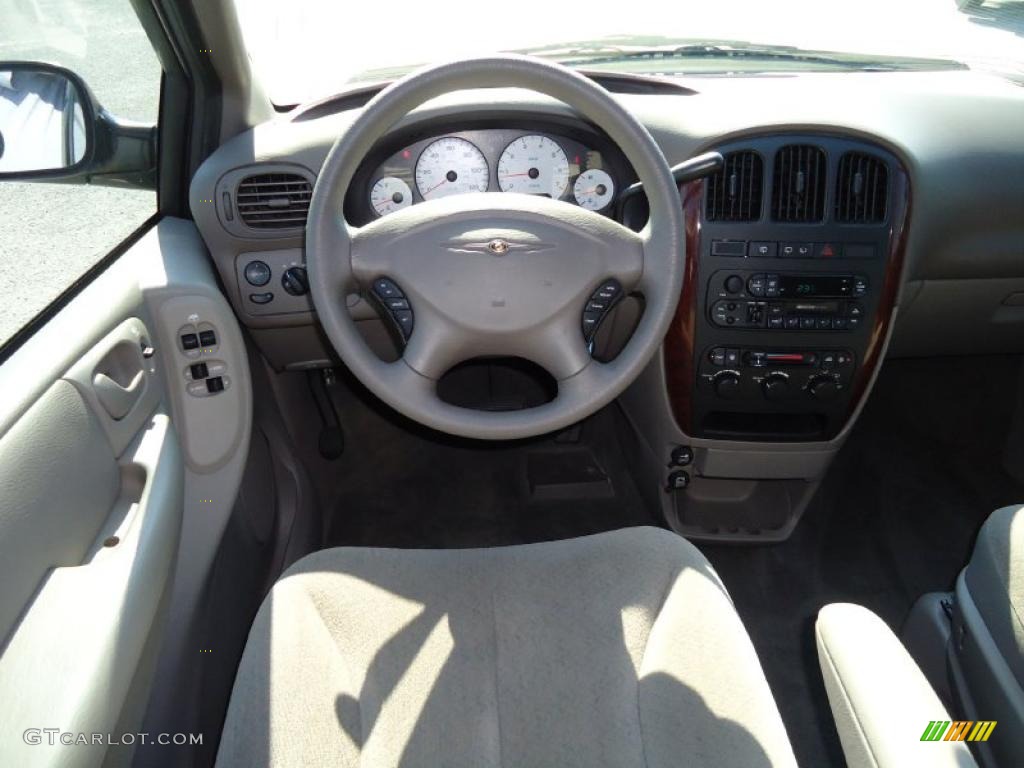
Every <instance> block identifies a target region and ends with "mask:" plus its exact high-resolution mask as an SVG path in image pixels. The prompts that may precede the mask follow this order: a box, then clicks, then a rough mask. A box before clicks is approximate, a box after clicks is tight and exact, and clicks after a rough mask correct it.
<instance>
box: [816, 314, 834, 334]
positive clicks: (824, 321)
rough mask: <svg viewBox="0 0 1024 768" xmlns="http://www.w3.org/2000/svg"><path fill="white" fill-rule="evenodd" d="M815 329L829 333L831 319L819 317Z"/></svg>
mask: <svg viewBox="0 0 1024 768" xmlns="http://www.w3.org/2000/svg"><path fill="white" fill-rule="evenodd" d="M817 328H818V330H819V331H831V330H832V318H831V317H819V318H818V323H817Z"/></svg>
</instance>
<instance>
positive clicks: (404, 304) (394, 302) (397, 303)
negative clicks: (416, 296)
mask: <svg viewBox="0 0 1024 768" xmlns="http://www.w3.org/2000/svg"><path fill="white" fill-rule="evenodd" d="M384 306H386V307H387V308H388V309H389V310H391V311H392V312H394V311H396V310H399V309H408V308H409V300H408V299H400V298H394V299H384Z"/></svg>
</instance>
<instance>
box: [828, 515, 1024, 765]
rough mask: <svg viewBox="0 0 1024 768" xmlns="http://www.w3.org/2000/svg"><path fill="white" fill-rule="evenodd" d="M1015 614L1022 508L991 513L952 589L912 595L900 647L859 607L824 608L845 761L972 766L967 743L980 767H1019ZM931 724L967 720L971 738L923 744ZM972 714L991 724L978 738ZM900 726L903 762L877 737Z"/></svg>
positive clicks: (1023, 578) (1020, 666) (1020, 651)
mask: <svg viewBox="0 0 1024 768" xmlns="http://www.w3.org/2000/svg"><path fill="white" fill-rule="evenodd" d="M1022 616H1024V506H1013V507H1004V508H1002V509H999V510H996V511H995V512H993V513H992V515H991V516H990V517H989V519H988V520H987V521H986V522H985V524H984V525H983V526H982V527H981V530H980V532H979V533H978V539H977V541H976V542H975V545H974V551H973V553H972V554H971V558H970V560H969V562H968V563H967V566H966V567H965V568H964V570H963V571H961V573H960V576H959V577H958V578H957V582H956V588H955V591H954V592H948V593H947V592H932V593H929V594H926V595H924V596H922V597H921V598H919V599H918V601H917V602H916V603H915V605H914V607H913V608H912V609H911V612H910V616H909V617H908V619H907V622H906V624H905V625H904V628H903V633H902V636H903V644H901V643H900V642H899V640H898V639H897V638H896V636H895V635H894V634H892V632H891V631H890V630H889V628H888V627H887V626H886V625H885V624H884V622H882V620H881V619H879V618H878V617H876V616H875V615H874V614H872V613H871V612H870V611H868V610H866V609H864V608H860V607H859V606H852V605H830V606H826V607H825V608H823V609H822V611H821V613H820V614H819V616H818V623H817V627H816V634H817V640H818V660H819V662H820V663H821V667H822V674H823V676H824V678H825V687H826V689H827V692H828V696H829V702H830V703H831V705H832V710H833V713H834V714H835V718H836V724H837V726H838V728H839V735H840V740H841V741H842V744H843V751H844V752H845V753H846V758H847V762H848V763H849V765H850V766H851V768H859V766H878V767H879V768H885V767H886V766H889V765H901V764H902V765H911V764H915V765H924V764H926V763H923V762H919V761H920V760H922V759H925V758H926V757H927V760H928V762H927V764H928V765H936V766H937V765H950V766H969V765H974V764H975V762H974V760H973V759H971V755H970V754H969V753H968V750H967V748H966V746H965V744H966V743H969V744H970V747H971V750H970V751H971V752H973V756H974V758H975V759H976V760H977V762H978V763H979V764H980V765H981V766H983V768H995V767H997V766H1009V765H1024V620H1022ZM904 644H905V646H906V648H904ZM908 651H909V653H908ZM947 712H952V713H953V714H952V716H950V714H948V713H947ZM893 717H895V718H898V722H894V721H893V720H892V719H889V718H893ZM933 721H938V722H940V723H942V722H945V721H949V723H950V725H951V726H952V725H954V724H955V723H957V722H958V721H960V722H964V721H969V722H970V723H971V726H970V728H969V730H967V729H966V728H965V729H964V730H965V731H966V733H962V734H960V735H963V736H964V737H965V738H967V739H968V742H959V745H958V744H957V742H956V741H955V740H952V739H951V740H950V741H945V737H944V736H943V737H942V738H941V739H940V741H941V742H943V743H934V742H929V741H925V740H924V736H923V734H924V733H927V731H926V726H928V724H929V723H931V722H933ZM980 721H984V722H995V723H996V724H997V726H998V727H991V728H989V729H988V737H987V739H985V740H984V741H980V740H973V739H971V738H970V737H971V736H972V735H977V734H975V733H974V731H975V726H977V725H978V723H979V722H980ZM913 723H919V728H918V730H919V731H920V732H919V733H913V728H912V724H913ZM896 726H899V727H900V728H901V729H902V730H908V729H909V730H908V732H907V733H906V734H905V738H906V739H907V742H906V743H905V744H904V745H903V746H904V747H906V749H907V750H909V751H908V752H906V753H903V754H902V756H901V757H902V759H897V758H898V757H900V755H899V752H895V751H890V749H891V748H892V747H893V742H892V741H891V740H889V739H886V740H885V743H882V742H881V734H882V733H886V732H891V730H892V729H893V727H896ZM982 730H984V729H982Z"/></svg>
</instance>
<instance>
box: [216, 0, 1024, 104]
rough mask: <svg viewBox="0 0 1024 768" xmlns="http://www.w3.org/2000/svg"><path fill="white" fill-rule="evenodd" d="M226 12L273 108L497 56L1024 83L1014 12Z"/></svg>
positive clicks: (869, 4) (688, 72) (636, 68)
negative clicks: (974, 76) (968, 72)
mask: <svg viewBox="0 0 1024 768" xmlns="http://www.w3.org/2000/svg"><path fill="white" fill-rule="evenodd" d="M236 2H237V6H238V13H239V19H240V21H241V23H242V27H243V31H244V34H245V39H246V45H247V47H248V49H249V54H250V57H251V58H252V61H253V64H254V66H255V68H256V70H257V72H258V73H259V75H260V77H261V79H262V81H263V83H264V85H265V87H266V88H267V89H268V91H269V93H270V96H271V99H272V100H273V101H274V103H276V104H278V105H290V104H298V103H302V102H306V101H310V100H313V99H317V98H322V97H325V96H329V95H332V94H335V93H338V92H340V91H342V90H344V89H345V88H346V87H347V86H349V85H350V84H351V83H353V82H358V81H373V80H387V79H390V78H393V77H395V76H397V75H399V74H402V73H403V72H406V71H408V70H410V69H412V68H414V67H416V66H418V65H421V64H427V63H433V62H439V61H445V60H450V59H455V58H460V57H465V56H472V55H482V54H488V53H494V52H496V51H525V52H530V53H535V54H537V55H543V56H545V57H547V58H551V59H555V60H559V61H565V62H566V63H569V64H570V65H572V66H578V67H582V68H600V69H603V70H612V71H620V72H634V73H640V74H645V73H657V74H660V75H667V76H697V75H703V76H707V75H714V76H722V75H731V74H757V73H761V72H778V71H794V70H797V71H837V70H839V71H849V70H858V69H863V70H892V69H944V68H949V67H951V66H952V67H962V66H968V67H970V68H975V69H984V70H989V71H994V72H997V73H1000V74H1002V75H1006V76H1009V77H1013V78H1015V79H1024V39H1022V35H1024V4H1022V3H1020V2H1015V1H1011V2H1002V0H984V2H982V1H981V0H771V1H770V2H769V1H767V0H714V1H710V0H626V2H623V3H616V4H612V3H593V2H592V3H586V4H584V3H566V2H559V1H558V0H516V2H514V3H511V2H510V3H502V2H489V3H488V2H481V1H480V0H440V1H439V2H433V3H432V2H426V1H425V0H415V1H413V0H389V2H381V3H374V2H363V3H341V2H337V0H288V1H287V2H267V0H236Z"/></svg>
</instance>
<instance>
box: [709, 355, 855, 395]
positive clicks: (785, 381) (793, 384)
mask: <svg viewBox="0 0 1024 768" xmlns="http://www.w3.org/2000/svg"><path fill="white" fill-rule="evenodd" d="M856 367H857V366H856V358H855V357H854V354H853V352H851V351H850V350H848V349H806V348H801V349H778V348H765V347H735V348H731V347H712V348H710V349H708V350H705V353H704V355H703V358H702V360H701V364H700V366H699V367H698V388H699V389H701V390H703V391H705V392H706V393H708V394H710V395H712V396H713V397H714V398H715V399H716V400H718V401H730V400H732V401H737V400H744V401H748V402H749V401H755V402H756V401H761V402H765V401H770V402H786V401H790V402H793V401H804V402H817V403H829V402H832V401H834V400H836V399H838V398H839V397H841V396H842V395H843V393H844V392H845V391H846V390H847V389H848V388H849V387H850V385H851V382H852V380H853V373H854V371H855V370H856Z"/></svg>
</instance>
